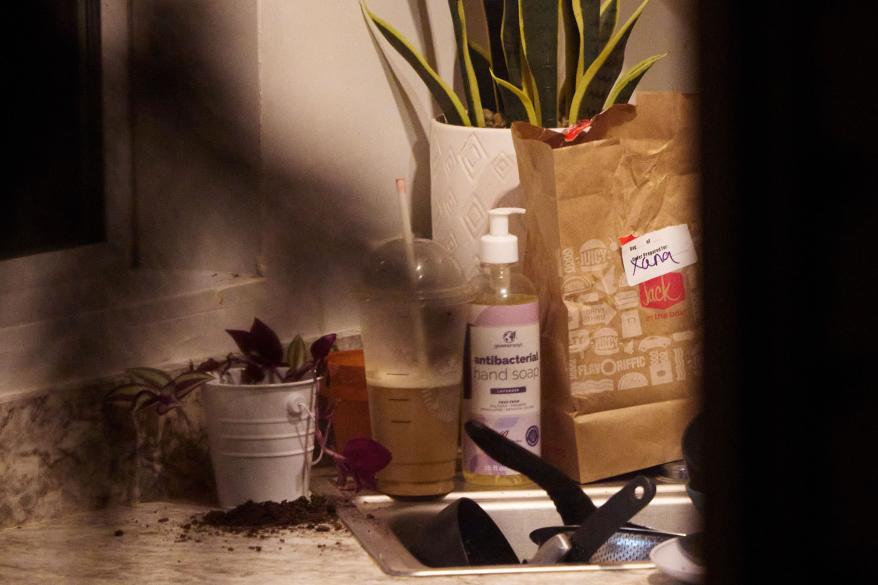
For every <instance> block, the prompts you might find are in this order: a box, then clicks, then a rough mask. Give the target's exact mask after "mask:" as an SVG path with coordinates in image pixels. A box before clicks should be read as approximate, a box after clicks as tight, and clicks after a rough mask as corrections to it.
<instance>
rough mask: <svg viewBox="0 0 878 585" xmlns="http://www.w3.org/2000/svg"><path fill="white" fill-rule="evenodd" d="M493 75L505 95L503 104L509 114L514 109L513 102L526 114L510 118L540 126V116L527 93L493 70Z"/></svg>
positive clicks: (501, 92) (516, 107)
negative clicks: (498, 75)
mask: <svg viewBox="0 0 878 585" xmlns="http://www.w3.org/2000/svg"><path fill="white" fill-rule="evenodd" d="M491 77H493V78H494V82H495V83H496V84H497V87H499V88H500V94H501V95H502V96H503V105H504V106H506V112H507V115H508V113H509V112H510V111H513V106H512V104H515V109H516V110H522V111H523V112H524V116H521V117H515V118H512V117H510V118H509V120H510V121H516V120H520V121H524V120H527V121H528V122H530V123H531V124H533V125H534V126H539V125H540V124H539V118H538V117H537V113H536V110H535V109H534V105H533V102H532V101H530V98H529V97H528V96H527V94H526V93H524V92H523V91H522V90H520V89H519V88H517V87H515V86H514V85H512V84H511V83H509V82H508V81H506V80H505V79H500V78H499V77H497V76H496V75H494V73H493V72H491Z"/></svg>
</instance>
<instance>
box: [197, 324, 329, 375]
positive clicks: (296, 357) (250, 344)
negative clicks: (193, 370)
mask: <svg viewBox="0 0 878 585" xmlns="http://www.w3.org/2000/svg"><path fill="white" fill-rule="evenodd" d="M226 333H228V334H229V335H230V336H231V337H232V339H233V340H234V342H235V345H237V346H238V349H239V350H240V353H237V354H235V353H232V354H229V355H228V357H226V360H225V361H224V362H217V361H215V360H207V361H206V362H204V363H202V364H201V365H199V366H198V368H197V369H198V371H202V372H210V371H213V372H216V373H217V375H219V376H220V378H221V379H222V378H224V377H226V376H227V375H228V373H229V371H230V370H232V369H234V368H241V379H240V382H241V384H261V383H269V384H274V383H278V382H298V381H299V380H304V379H309V378H312V377H315V378H316V377H319V376H323V375H325V374H326V357H327V356H328V355H329V352H330V351H331V350H332V346H333V345H334V344H335V338H336V335H335V333H330V334H328V335H324V336H323V337H320V338H318V339H317V340H315V341H314V342H313V343H312V344H311V347H310V348H308V349H306V347H305V342H304V341H303V340H302V336H301V335H296V337H295V338H293V341H292V342H290V344H289V345H288V346H287V348H286V350H284V347H283V345H282V344H281V342H280V338H279V337H278V336H277V334H276V333H275V332H274V330H273V329H272V328H271V327H269V326H268V325H266V324H265V323H263V322H262V321H260V320H259V319H254V320H253V324H252V325H251V326H250V331H244V330H241V329H226ZM309 354H310V357H309ZM284 368H286V370H284Z"/></svg>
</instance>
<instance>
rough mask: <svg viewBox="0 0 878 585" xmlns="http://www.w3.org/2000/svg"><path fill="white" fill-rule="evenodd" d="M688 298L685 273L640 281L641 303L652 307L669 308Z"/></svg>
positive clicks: (674, 273)
mask: <svg viewBox="0 0 878 585" xmlns="http://www.w3.org/2000/svg"><path fill="white" fill-rule="evenodd" d="M685 298H686V288H685V286H684V285H683V275H682V274H680V273H679V272H669V273H668V274H665V275H662V276H659V277H656V278H653V279H651V280H647V281H646V282H641V283H640V305H641V306H643V307H649V308H651V309H667V308H670V307H673V306H674V305H676V304H677V303H679V302H681V301H683V300H684V299H685Z"/></svg>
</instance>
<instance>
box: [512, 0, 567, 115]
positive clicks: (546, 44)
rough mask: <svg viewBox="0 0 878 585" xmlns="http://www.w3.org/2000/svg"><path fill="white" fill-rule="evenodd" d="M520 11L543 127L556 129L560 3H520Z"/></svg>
mask: <svg viewBox="0 0 878 585" xmlns="http://www.w3.org/2000/svg"><path fill="white" fill-rule="evenodd" d="M518 10H519V19H520V21H521V39H522V40H521V44H522V46H523V47H524V54H525V58H526V62H527V67H528V70H529V71H530V74H531V75H532V76H533V85H534V92H533V94H532V96H531V97H532V100H533V102H534V106H535V108H537V111H538V112H539V114H538V116H539V119H540V123H541V124H542V125H545V126H547V127H555V126H557V125H558V2H556V1H554V0H552V1H549V2H547V1H546V0H519V4H518ZM523 87H525V88H527V85H524V86H523Z"/></svg>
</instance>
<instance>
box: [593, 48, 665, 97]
mask: <svg viewBox="0 0 878 585" xmlns="http://www.w3.org/2000/svg"><path fill="white" fill-rule="evenodd" d="M666 56H667V53H662V54H661V55H653V56H652V57H649V58H648V59H644V60H643V61H641V62H640V63H638V64H637V65H635V66H634V67H632V68H631V69H629V70H628V71H626V72H625V73H624V74H623V75H622V76H621V77H620V78H619V80H618V81H616V85H614V86H613V89H612V90H610V93H609V95H607V101H606V102H604V109H605V110H606V109H607V108H609V107H610V106H612V105H613V104H627V103H628V100H630V99H631V94H633V93H634V89H635V88H636V87H637V84H638V83H640V80H641V79H643V76H644V75H646V72H647V71H649V68H650V67H652V66H653V65H655V64H656V62H658V61H660V60H661V59H663V58H664V57H666Z"/></svg>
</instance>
